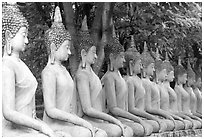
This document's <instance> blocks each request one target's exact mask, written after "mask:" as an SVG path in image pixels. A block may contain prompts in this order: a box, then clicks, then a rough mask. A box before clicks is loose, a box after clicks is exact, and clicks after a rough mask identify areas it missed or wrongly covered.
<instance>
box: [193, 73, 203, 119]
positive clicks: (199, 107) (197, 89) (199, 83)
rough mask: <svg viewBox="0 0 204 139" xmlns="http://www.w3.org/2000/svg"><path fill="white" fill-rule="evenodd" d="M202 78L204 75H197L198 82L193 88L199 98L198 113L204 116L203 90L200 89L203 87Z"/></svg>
mask: <svg viewBox="0 0 204 139" xmlns="http://www.w3.org/2000/svg"><path fill="white" fill-rule="evenodd" d="M201 76H202V75H201V74H200V73H199V72H197V73H196V81H195V84H194V86H193V91H194V93H195V95H196V98H197V108H196V112H197V113H199V114H201V115H202V93H201V90H200V89H199V88H201V87H202V82H201ZM201 118H202V117H201Z"/></svg>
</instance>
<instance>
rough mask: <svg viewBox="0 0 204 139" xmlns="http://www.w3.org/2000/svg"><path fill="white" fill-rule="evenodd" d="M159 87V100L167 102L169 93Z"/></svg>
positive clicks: (162, 87)
mask: <svg viewBox="0 0 204 139" xmlns="http://www.w3.org/2000/svg"><path fill="white" fill-rule="evenodd" d="M159 87H160V90H161V91H160V92H161V93H160V97H161V100H162V101H169V93H168V90H167V89H166V88H165V87H164V86H162V85H159Z"/></svg>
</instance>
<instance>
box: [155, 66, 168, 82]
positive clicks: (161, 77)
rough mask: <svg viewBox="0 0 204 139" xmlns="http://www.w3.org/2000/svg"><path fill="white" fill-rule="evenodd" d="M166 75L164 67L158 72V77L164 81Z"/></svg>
mask: <svg viewBox="0 0 204 139" xmlns="http://www.w3.org/2000/svg"><path fill="white" fill-rule="evenodd" d="M166 76H167V73H166V69H162V70H161V71H159V72H158V73H157V78H158V80H160V81H164V80H165V79H166Z"/></svg>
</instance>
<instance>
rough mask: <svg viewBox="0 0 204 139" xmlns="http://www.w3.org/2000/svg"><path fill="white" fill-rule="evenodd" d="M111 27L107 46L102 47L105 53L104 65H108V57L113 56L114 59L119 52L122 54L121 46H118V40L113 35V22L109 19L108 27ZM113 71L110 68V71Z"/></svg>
mask: <svg viewBox="0 0 204 139" xmlns="http://www.w3.org/2000/svg"><path fill="white" fill-rule="evenodd" d="M111 25H112V36H110V38H109V41H108V44H107V45H106V46H105V47H104V53H105V63H107V64H110V59H109V56H110V54H113V56H114V58H116V57H117V56H118V55H119V54H120V53H121V52H124V48H123V46H122V45H121V44H120V42H119V39H118V38H117V36H116V33H115V27H114V25H113V21H112V18H111V23H110V26H111ZM112 70H113V69H112V68H111V67H110V71H112Z"/></svg>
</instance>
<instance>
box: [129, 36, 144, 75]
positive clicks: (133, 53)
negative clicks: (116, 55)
mask: <svg viewBox="0 0 204 139" xmlns="http://www.w3.org/2000/svg"><path fill="white" fill-rule="evenodd" d="M125 61H126V67H127V70H128V71H129V72H128V74H129V75H130V76H132V75H133V72H134V73H135V74H138V73H141V59H140V53H139V52H138V51H137V49H136V46H135V41H134V36H133V35H131V41H130V46H129V48H128V49H127V50H126V52H125Z"/></svg>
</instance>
